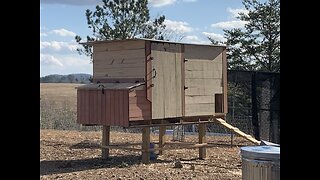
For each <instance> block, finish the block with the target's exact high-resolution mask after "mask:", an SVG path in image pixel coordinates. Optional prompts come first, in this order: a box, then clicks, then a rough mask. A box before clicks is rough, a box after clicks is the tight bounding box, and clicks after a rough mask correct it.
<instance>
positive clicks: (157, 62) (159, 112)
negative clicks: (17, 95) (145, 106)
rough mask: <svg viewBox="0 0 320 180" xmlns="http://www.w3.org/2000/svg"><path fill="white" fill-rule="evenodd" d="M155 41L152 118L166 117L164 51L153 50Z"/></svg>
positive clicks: (152, 51) (153, 52) (152, 45)
mask: <svg viewBox="0 0 320 180" xmlns="http://www.w3.org/2000/svg"><path fill="white" fill-rule="evenodd" d="M153 47H154V43H151V56H152V57H153V59H154V60H153V61H152V67H153V68H152V69H153V71H152V73H153V74H154V75H153V76H155V78H153V79H152V83H153V87H152V119H162V118H164V79H163V77H164V75H163V73H164V72H163V69H164V67H163V61H162V60H163V54H162V51H158V50H153V49H152V48H153Z"/></svg>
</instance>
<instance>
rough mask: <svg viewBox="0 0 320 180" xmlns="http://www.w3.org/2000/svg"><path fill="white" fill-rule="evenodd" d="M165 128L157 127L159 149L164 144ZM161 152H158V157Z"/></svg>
mask: <svg viewBox="0 0 320 180" xmlns="http://www.w3.org/2000/svg"><path fill="white" fill-rule="evenodd" d="M165 135H166V126H160V127H159V148H162V147H163V144H164V143H165V142H166V136H165ZM162 153H163V151H162V150H159V155H162Z"/></svg>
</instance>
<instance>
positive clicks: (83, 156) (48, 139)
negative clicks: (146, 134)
mask: <svg viewBox="0 0 320 180" xmlns="http://www.w3.org/2000/svg"><path fill="white" fill-rule="evenodd" d="M40 134H41V135H40V179H139V180H143V179H241V157H240V147H241V146H243V145H253V144H251V143H250V142H248V141H246V140H245V139H243V138H241V137H235V138H234V141H233V144H234V145H230V137H229V136H226V137H223V136H210V137H207V142H210V143H213V144H214V146H213V147H210V148H207V159H205V160H199V159H197V157H198V149H175V150H167V151H165V152H164V154H163V155H161V156H158V157H157V160H153V161H151V163H149V164H147V165H145V164H142V162H141V153H140V152H134V151H126V150H119V149H112V150H110V158H109V159H107V160H103V159H101V150H100V149H99V144H100V141H101V132H85V131H58V130H41V132H40ZM141 136H142V135H141V134H139V133H120V132H111V143H128V142H141ZM171 139H172V138H171V136H169V135H168V136H167V141H170V140H171ZM151 141H153V142H156V141H157V135H153V134H152V135H151ZM185 141H187V142H189V141H190V142H191V141H192V142H196V141H197V136H191V135H190V136H186V140H185ZM157 153H158V152H156V154H157ZM177 162H180V163H181V165H182V167H181V168H177V167H175V164H176V163H177Z"/></svg>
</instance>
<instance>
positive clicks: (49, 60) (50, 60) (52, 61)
mask: <svg viewBox="0 0 320 180" xmlns="http://www.w3.org/2000/svg"><path fill="white" fill-rule="evenodd" d="M40 63H41V65H44V66H58V67H62V66H63V64H62V63H61V62H60V61H59V60H58V59H57V58H55V57H54V56H52V55H49V54H40Z"/></svg>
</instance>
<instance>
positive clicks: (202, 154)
mask: <svg viewBox="0 0 320 180" xmlns="http://www.w3.org/2000/svg"><path fill="white" fill-rule="evenodd" d="M198 130H199V144H202V143H206V124H199V128H198ZM206 151H207V150H206V147H200V148H199V159H205V158H206V155H207V153H206Z"/></svg>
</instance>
